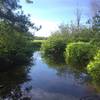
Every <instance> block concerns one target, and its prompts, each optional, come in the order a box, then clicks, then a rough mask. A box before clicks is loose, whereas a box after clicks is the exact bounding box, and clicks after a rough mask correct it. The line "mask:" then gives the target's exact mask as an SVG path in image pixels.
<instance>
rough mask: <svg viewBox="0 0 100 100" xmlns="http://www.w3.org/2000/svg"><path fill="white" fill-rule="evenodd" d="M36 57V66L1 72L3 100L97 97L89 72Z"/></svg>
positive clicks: (0, 97)
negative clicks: (88, 75)
mask: <svg viewBox="0 0 100 100" xmlns="http://www.w3.org/2000/svg"><path fill="white" fill-rule="evenodd" d="M33 58H34V59H33V61H32V62H33V63H32V65H28V66H22V67H20V68H16V69H12V70H10V71H8V72H2V73H0V100H24V99H25V98H26V100H81V98H83V97H92V96H95V95H96V94H97V93H96V90H95V88H94V87H93V86H92V85H91V84H89V83H88V82H87V81H86V80H85V79H86V76H87V75H86V73H84V72H80V73H79V72H78V71H75V70H72V69H71V68H69V67H68V66H67V65H66V64H64V63H62V64H61V63H60V62H58V63H57V62H56V61H54V60H53V62H56V64H55V63H54V64H53V62H52V61H50V62H49V60H48V59H47V58H45V60H44V59H43V58H42V57H41V54H40V52H38V51H37V52H35V53H34V54H33ZM59 63H60V64H59ZM82 100H83V99H82ZM84 100H99V99H98V98H96V97H95V98H93V99H84Z"/></svg>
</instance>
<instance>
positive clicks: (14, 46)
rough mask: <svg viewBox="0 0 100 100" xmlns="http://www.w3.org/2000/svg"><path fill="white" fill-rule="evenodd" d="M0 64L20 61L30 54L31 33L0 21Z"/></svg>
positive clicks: (27, 57) (26, 58)
mask: <svg viewBox="0 0 100 100" xmlns="http://www.w3.org/2000/svg"><path fill="white" fill-rule="evenodd" d="M0 29H1V30H0V64H3V65H7V66H8V65H11V64H15V63H16V64H18V63H22V62H23V61H26V60H28V59H29V57H30V56H31V55H32V45H31V41H30V37H31V34H28V33H25V32H18V31H16V30H15V29H14V28H13V27H12V26H11V25H9V23H7V22H4V21H2V22H0Z"/></svg>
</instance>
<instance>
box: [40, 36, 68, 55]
mask: <svg viewBox="0 0 100 100" xmlns="http://www.w3.org/2000/svg"><path fill="white" fill-rule="evenodd" d="M65 47H66V41H65V39H64V38H63V36H62V35H61V34H53V35H52V36H51V37H49V38H48V39H47V40H46V41H45V42H43V44H42V47H41V50H42V51H43V53H44V54H47V55H62V56H63V52H64V50H65Z"/></svg>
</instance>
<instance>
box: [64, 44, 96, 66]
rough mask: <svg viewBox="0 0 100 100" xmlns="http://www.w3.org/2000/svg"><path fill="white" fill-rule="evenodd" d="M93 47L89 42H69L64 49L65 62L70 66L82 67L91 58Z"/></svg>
mask: <svg viewBox="0 0 100 100" xmlns="http://www.w3.org/2000/svg"><path fill="white" fill-rule="evenodd" d="M95 49H96V48H94V47H93V45H91V44H90V43H85V42H76V43H70V44H68V45H67V47H66V51H65V57H66V62H67V63H68V64H70V65H72V66H79V67H84V66H86V65H87V64H88V63H89V61H90V60H91V59H92V58H93V55H94V54H95Z"/></svg>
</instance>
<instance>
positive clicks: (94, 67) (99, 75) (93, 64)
mask: <svg viewBox="0 0 100 100" xmlns="http://www.w3.org/2000/svg"><path fill="white" fill-rule="evenodd" d="M87 71H88V73H89V74H90V75H91V76H92V78H93V79H94V81H95V82H99V83H100V50H98V51H97V54H96V56H95V57H94V60H92V61H90V63H89V64H88V65H87Z"/></svg>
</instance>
